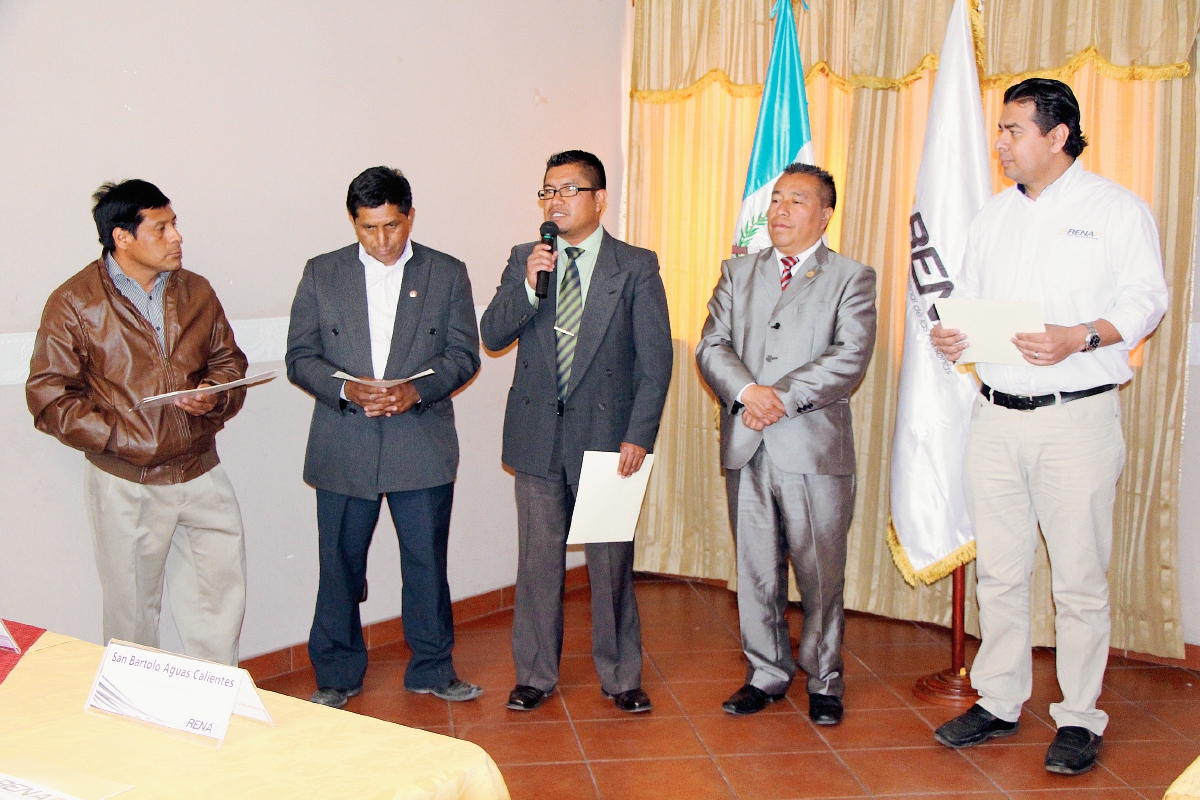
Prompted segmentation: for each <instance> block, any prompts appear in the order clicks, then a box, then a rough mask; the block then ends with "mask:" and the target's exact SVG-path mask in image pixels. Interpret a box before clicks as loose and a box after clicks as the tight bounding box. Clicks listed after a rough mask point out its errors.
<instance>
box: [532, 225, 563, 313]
mask: <svg viewBox="0 0 1200 800" xmlns="http://www.w3.org/2000/svg"><path fill="white" fill-rule="evenodd" d="M538 235H539V236H541V237H542V244H548V245H550V251H551V252H554V240H555V237H557V236H558V224H557V223H555V222H543V223H542V227H540V228H538ZM549 293H550V273H549V272H539V273H538V276H537V285H536V286H534V287H533V295H534V297H536V298H538V299H539V300H545V299H546V295H548V294H549Z"/></svg>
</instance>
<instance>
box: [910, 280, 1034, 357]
mask: <svg viewBox="0 0 1200 800" xmlns="http://www.w3.org/2000/svg"><path fill="white" fill-rule="evenodd" d="M934 305H935V306H936V307H937V313H938V317H939V318H940V319H941V322H942V327H943V328H946V329H947V330H953V329H957V330H959V331H962V332H963V333H965V334H966V335H967V349H966V350H964V351H963V354H962V355H961V356H959V359H958V363H960V364H970V363H972V362H976V361H983V362H985V363H989V364H1008V365H1010V366H1014V367H1029V366H1032V365H1031V364H1030V363H1029V362H1028V361H1026V360H1025V357H1024V356H1022V355H1021V351H1020V350H1018V349H1017V346H1016V345H1015V344H1013V343H1012V340H1013V337H1015V336H1016V335H1017V334H1018V333H1043V332H1045V330H1046V326H1045V325H1044V324H1043V323H1042V309H1041V307H1040V306H1039V305H1038V304H1037V303H1022V302H1013V301H1004V300H958V299H955V298H951V297H947V298H943V299H941V300H938V301H936V302H935V303H934Z"/></svg>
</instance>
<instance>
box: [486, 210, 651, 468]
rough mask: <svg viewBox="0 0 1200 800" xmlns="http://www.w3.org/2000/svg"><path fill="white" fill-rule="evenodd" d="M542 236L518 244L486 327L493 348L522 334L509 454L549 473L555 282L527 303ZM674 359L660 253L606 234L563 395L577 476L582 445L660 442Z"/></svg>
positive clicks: (610, 448)
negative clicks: (528, 277) (533, 255)
mask: <svg viewBox="0 0 1200 800" xmlns="http://www.w3.org/2000/svg"><path fill="white" fill-rule="evenodd" d="M535 244H536V242H529V243H527V244H520V245H517V246H516V247H514V248H513V249H512V254H511V255H510V256H509V259H508V266H507V267H506V268H505V270H504V276H503V278H502V279H501V283H500V287H499V288H498V289H497V290H496V296H495V297H494V298H492V302H491V304H490V305H488V308H487V311H485V312H484V313H483V318H482V319H481V320H480V332H481V333H482V334H483V342H484V344H485V345H486V346H487V348H488V349H489V350H503V349H504V348H505V347H508V346H509V345H510V344H512V343H513V342H514V341H519V342H520V344H519V345H518V346H517V365H516V369H515V374H514V375H513V384H512V388H511V389H509V391H508V405H507V408H506V409H505V412H504V451H503V455H502V458H503V461H504V463H505V464H507V465H508V466H509V467H512V468H513V469H515V470H518V471H520V472H525V473H529V474H531V475H538V476H540V477H548V475H549V471H550V457H551V448H552V446H553V444H554V429H555V425H556V424H557V422H558V419H557V413H558V377H557V375H558V373H557V349H556V344H555V334H554V318H555V309H556V308H557V302H556V300H557V297H556V295H557V287H556V286H555V283H556V282H555V281H553V280H552V281H550V296H549V297H547V298H546V299H545V300H543V301H542V302H541V303H540V304H539V306H538V307H537V308H534V307H533V306H532V305H530V303H529V296H528V293H527V292H526V290H525V260H526V259H527V258H528V257H529V253H530V252H531V251H532V250H533V247H534V245H535ZM672 358H673V353H672V348H671V322H670V319H669V317H668V316H667V296H666V292H665V291H664V289H663V283H662V278H661V277H660V276H659V274H658V256H656V255H655V254H654V253H653V252H652V251H650V250H643V249H642V248H640V247H634V246H632V245H629V244H626V243H625V242H622V241H620V240H618V239H614V238H613V237H612V236H609V235H608V233H607V232H606V233H605V234H604V238H603V241H602V243H601V245H600V252H599V253H598V254H597V257H596V268H595V271H594V272H593V273H592V282H591V284H590V286H589V287H588V294H587V302H586V303H585V304H584V307H583V320H582V322H580V326H579V341H578V342H576V344H575V360H574V362H573V364H572V367H571V383H570V385H569V386H568V387H567V397H566V400H565V403H564V410H563V421H564V423H565V429H564V435H565V441H564V447H563V461H564V462H565V466H566V470H567V478H568V481H569V482H570V483H578V482H579V472H580V470H581V468H582V466H583V452H584V451H585V450H602V451H607V452H613V453H615V452H617V451H619V450H620V449H621V443H622V442H629V443H630V444H635V445H638V446H639V447H644V448H646V449H647V450H653V449H654V440H655V438H656V437H657V436H658V423H659V420H660V418H661V417H662V410H663V404H664V403H665V402H666V397H667V386H668V385H670V383H671V361H672Z"/></svg>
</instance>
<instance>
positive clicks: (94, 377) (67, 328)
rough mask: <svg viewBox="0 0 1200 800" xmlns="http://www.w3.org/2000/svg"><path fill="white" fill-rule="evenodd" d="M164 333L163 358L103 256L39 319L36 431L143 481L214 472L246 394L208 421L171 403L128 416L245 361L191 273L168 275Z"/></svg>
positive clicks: (31, 388) (32, 406) (220, 377)
mask: <svg viewBox="0 0 1200 800" xmlns="http://www.w3.org/2000/svg"><path fill="white" fill-rule="evenodd" d="M163 335H164V338H165V340H166V353H167V354H168V355H166V356H164V354H163V348H162V347H160V345H159V342H158V336H157V335H156V334H155V332H154V328H153V326H151V324H150V322H149V321H148V320H147V319H146V318H145V317H143V316H142V315H141V313H139V312H138V310H137V308H135V307H134V305H133V303H131V302H129V300H128V299H126V298H125V296H124V295H122V294H121V293H120V291H118V290H117V287H116V284H114V283H113V281H112V278H111V277H110V276H109V274H108V269H107V268H106V267H105V265H104V259H103V257H101V258H100V260H98V261H94V262H92V263H91V264H89V265H88V266H86V267H84V269H83V270H82V271H81V272H79V273H78V274H76V275H74V276H73V277H71V278H70V280H68V281H67V282H66V283H64V284H63V285H62V286H60V287H58V288H57V289H55V290H54V293H53V294H51V295H50V299H49V300H47V301H46V308H45V310H44V311H43V312H42V324H41V326H40V327H39V328H38V332H37V341H36V342H35V343H34V346H33V358H32V359H31V361H30V363H29V380H28V381H27V382H26V384H25V400H26V403H27V404H28V405H29V411H30V413H32V414H33V421H34V425H35V426H36V427H37V429H38V430H40V431H43V432H45V433H48V434H50V435H51V436H54V437H56V438H57V439H59V440H60V441H61V442H63V444H66V445H68V446H70V447H74V448H75V449H77V450H82V451H83V452H84V453H85V454H86V456H87V459H88V460H89V461H91V462H92V463H93V464H95V465H96V466H97V467H98V468H100V469H102V470H104V471H105V472H108V473H111V474H113V475H116V476H117V477H119V478H124V479H125V480H130V481H135V482H137V483H144V484H159V485H161V484H173V483H183V482H185V481H190V480H192V479H193V478H196V477H198V476H200V475H203V474H204V473H205V472H207V471H209V470H210V469H212V468H213V467H215V466H216V465H217V464H218V463H219V461H220V460H219V459H218V458H217V448H216V435H217V431H219V430H221V428H223V427H224V426H225V420H227V419H229V418H231V417H232V416H233V415H234V414H236V413H237V412H238V411H239V410H240V409H241V407H242V403H243V402H244V401H245V399H246V389H245V388H244V387H243V388H239V389H233V390H231V391H227V392H222V393H221V394H220V395H219V396H218V397H219V399H218V400H217V405H216V407H215V408H213V410H212V411H210V412H209V413H208V414H205V415H204V416H201V417H194V416H192V415H191V414H188V413H187V412H185V411H184V410H183V409H181V408H178V407H176V406H173V405H166V406H159V407H158V408H149V409H141V410H138V411H131V410H130V409H131V408H132V407H133V405H134V404H135V403H137V402H138V401H139V400H141V399H142V398H144V397H150V396H151V395H156V394H165V393H166V392H174V391H177V390H180V389H192V388H195V387H196V386H197V385H198V384H199V383H200V382H202V381H209V382H211V383H225V382H227V381H232V380H237V379H239V378H243V377H245V375H246V356H245V355H244V354H243V353H242V351H241V350H239V349H238V346H237V343H236V342H234V340H233V331H232V330H231V329H230V327H229V322H228V321H227V320H226V319H225V312H224V311H223V310H222V309H221V303H220V301H219V300H217V295H216V293H215V292H213V289H212V286H210V285H209V283H208V281H207V280H205V279H204V278H202V277H200V276H199V275H197V274H195V273H194V272H188V271H187V270H185V269H181V270H178V271H176V272H173V273H171V274H170V275H168V276H167V283H166V287H165V291H164V293H163Z"/></svg>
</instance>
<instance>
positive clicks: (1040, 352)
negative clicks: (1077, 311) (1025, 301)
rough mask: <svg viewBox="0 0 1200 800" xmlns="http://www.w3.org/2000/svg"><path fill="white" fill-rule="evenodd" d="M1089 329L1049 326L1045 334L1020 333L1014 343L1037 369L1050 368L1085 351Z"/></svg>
mask: <svg viewBox="0 0 1200 800" xmlns="http://www.w3.org/2000/svg"><path fill="white" fill-rule="evenodd" d="M1086 339H1087V328H1085V327H1084V326H1082V325H1072V326H1070V327H1067V326H1064V325H1047V326H1046V332H1045V333H1018V334H1017V336H1016V338H1015V339H1013V340H1012V343H1013V344H1015V345H1016V346H1017V349H1018V350H1020V351H1021V355H1022V356H1024V358H1025V360H1026V361H1028V362H1029V363H1030V364H1033V365H1034V366H1035V367H1049V366H1052V365H1054V364H1057V363H1058V362H1060V361H1062V360H1063V359H1065V358H1066V357H1067V356H1070V355H1074V354H1075V353H1078V352H1080V351H1081V350H1083V345H1084V342H1085V341H1086Z"/></svg>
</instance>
